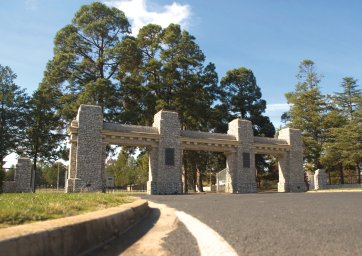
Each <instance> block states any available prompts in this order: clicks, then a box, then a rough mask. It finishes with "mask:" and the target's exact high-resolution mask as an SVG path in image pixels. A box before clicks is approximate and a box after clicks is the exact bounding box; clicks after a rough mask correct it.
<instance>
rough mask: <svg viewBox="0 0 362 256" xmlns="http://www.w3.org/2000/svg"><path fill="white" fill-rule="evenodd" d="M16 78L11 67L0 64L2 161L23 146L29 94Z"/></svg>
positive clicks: (0, 145) (0, 151)
mask: <svg viewBox="0 0 362 256" xmlns="http://www.w3.org/2000/svg"><path fill="white" fill-rule="evenodd" d="M15 79H16V74H15V73H14V72H13V71H12V70H11V68H10V67H8V66H5V67H4V66H1V65H0V163H2V162H3V160H4V158H5V156H6V155H8V154H9V153H11V152H16V151H18V149H19V146H23V145H22V141H23V139H24V128H25V121H24V113H25V112H26V108H27V100H28V96H27V95H26V94H25V90H23V89H20V88H19V86H17V85H16V84H15V83H14V80H15Z"/></svg>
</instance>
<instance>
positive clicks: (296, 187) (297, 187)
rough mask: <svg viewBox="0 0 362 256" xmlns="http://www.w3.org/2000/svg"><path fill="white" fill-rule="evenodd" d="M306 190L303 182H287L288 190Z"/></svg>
mask: <svg viewBox="0 0 362 256" xmlns="http://www.w3.org/2000/svg"><path fill="white" fill-rule="evenodd" d="M305 191H307V186H306V185H305V183H304V182H298V183H289V192H305Z"/></svg>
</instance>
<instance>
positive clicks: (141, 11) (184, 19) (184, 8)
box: [105, 0, 191, 35]
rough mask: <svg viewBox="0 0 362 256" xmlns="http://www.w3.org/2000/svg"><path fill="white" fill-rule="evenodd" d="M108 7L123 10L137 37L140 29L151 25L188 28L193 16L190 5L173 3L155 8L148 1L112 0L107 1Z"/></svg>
mask: <svg viewBox="0 0 362 256" xmlns="http://www.w3.org/2000/svg"><path fill="white" fill-rule="evenodd" d="M105 3H106V4H107V5H110V6H114V7H116V8H118V9H120V10H122V11H123V12H124V13H125V14H126V16H127V18H128V19H129V20H130V22H131V24H132V34H133V35H137V34H138V31H139V30H140V28H142V27H143V26H144V25H147V24H149V23H153V24H158V25H160V26H162V27H167V26H168V25H169V24H170V23H176V24H180V25H181V26H182V28H187V26H188V22H189V18H190V16H191V8H190V6H189V5H187V4H186V5H182V4H179V3H176V2H173V3H172V4H171V5H165V6H162V7H154V6H153V7H154V8H152V9H153V10H150V6H151V5H152V3H150V2H148V0H111V1H105Z"/></svg>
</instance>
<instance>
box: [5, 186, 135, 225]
mask: <svg viewBox="0 0 362 256" xmlns="http://www.w3.org/2000/svg"><path fill="white" fill-rule="evenodd" d="M133 201H134V199H133V198H130V197H127V196H126V195H124V194H117V193H116V194H104V193H84V194H83V193H70V194H64V193H34V194H33V193H14V194H2V195H1V196H0V228H4V227H7V226H11V225H19V224H24V223H29V222H34V221H41V220H49V219H56V218H62V217H68V216H72V215H77V214H81V213H84V212H90V211H95V210H100V209H104V208H108V207H114V206H118V205H121V204H125V203H131V202H133Z"/></svg>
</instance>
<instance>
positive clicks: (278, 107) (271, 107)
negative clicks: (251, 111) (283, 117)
mask: <svg viewBox="0 0 362 256" xmlns="http://www.w3.org/2000/svg"><path fill="white" fill-rule="evenodd" d="M288 110H289V104H288V103H276V104H268V105H267V110H266V111H268V112H280V111H283V112H285V111H288Z"/></svg>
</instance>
